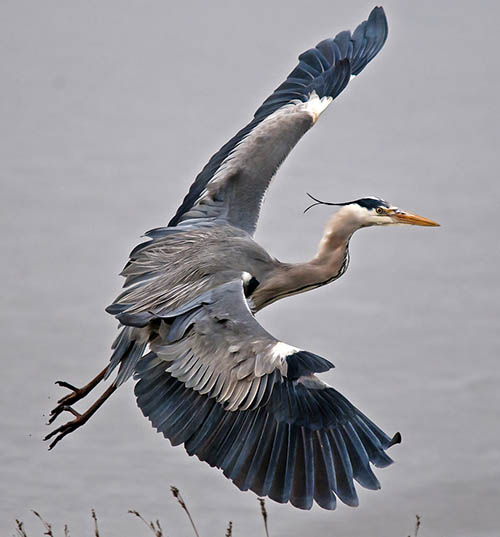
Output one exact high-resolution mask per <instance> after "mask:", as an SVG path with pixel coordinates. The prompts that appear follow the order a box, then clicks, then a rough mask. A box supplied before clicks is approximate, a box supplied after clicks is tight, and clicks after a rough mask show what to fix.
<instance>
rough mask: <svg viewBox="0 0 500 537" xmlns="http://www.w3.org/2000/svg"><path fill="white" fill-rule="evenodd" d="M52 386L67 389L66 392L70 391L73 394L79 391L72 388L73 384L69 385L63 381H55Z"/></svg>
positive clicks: (74, 387)
mask: <svg viewBox="0 0 500 537" xmlns="http://www.w3.org/2000/svg"><path fill="white" fill-rule="evenodd" d="M54 384H57V385H58V386H61V387H62V388H68V390H72V391H74V392H79V391H80V388H77V387H76V386H73V384H70V383H69V382H66V381H64V380H56V381H55V382H54Z"/></svg>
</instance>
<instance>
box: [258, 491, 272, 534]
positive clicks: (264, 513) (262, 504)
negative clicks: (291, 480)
mask: <svg viewBox="0 0 500 537" xmlns="http://www.w3.org/2000/svg"><path fill="white" fill-rule="evenodd" d="M257 499H258V500H259V503H260V514H261V515H262V518H263V519H264V528H265V530H266V537H269V529H268V527H267V510H266V502H265V501H264V498H257Z"/></svg>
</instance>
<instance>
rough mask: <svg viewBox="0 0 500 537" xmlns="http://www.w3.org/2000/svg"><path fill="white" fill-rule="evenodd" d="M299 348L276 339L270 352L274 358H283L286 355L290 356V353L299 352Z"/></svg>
mask: <svg viewBox="0 0 500 537" xmlns="http://www.w3.org/2000/svg"><path fill="white" fill-rule="evenodd" d="M299 351H300V349H297V348H296V347H292V346H291V345H287V344H286V343H283V342H282V341H278V343H276V344H275V345H274V346H273V348H272V349H271V354H272V356H273V358H274V359H280V360H282V359H284V358H286V357H287V356H290V355H291V354H295V353H296V352H299Z"/></svg>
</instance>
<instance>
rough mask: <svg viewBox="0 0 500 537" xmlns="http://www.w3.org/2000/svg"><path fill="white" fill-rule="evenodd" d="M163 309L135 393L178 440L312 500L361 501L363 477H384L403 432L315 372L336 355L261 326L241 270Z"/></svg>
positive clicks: (284, 496) (221, 464) (239, 474)
mask: <svg viewBox="0 0 500 537" xmlns="http://www.w3.org/2000/svg"><path fill="white" fill-rule="evenodd" d="M156 315H157V317H158V318H160V319H164V321H163V324H162V326H163V328H160V329H159V336H158V337H157V339H156V340H155V341H153V342H152V343H151V345H150V346H151V351H152V352H150V353H149V354H148V355H146V356H145V357H143V358H142V359H141V360H140V362H139V363H138V364H137V367H136V373H135V376H136V378H137V379H138V380H139V382H138V383H137V385H136V388H135V393H136V396H137V403H138V405H139V407H140V408H141V410H142V412H143V413H144V415H145V416H146V417H148V418H149V419H150V420H151V422H152V424H153V426H154V427H156V429H157V430H158V431H159V432H161V433H163V434H164V436H165V437H166V438H168V439H170V441H171V442H172V444H173V445H178V444H182V443H183V444H184V445H185V448H186V450H187V452H188V453H189V454H190V455H194V454H195V455H197V456H198V457H199V458H200V459H201V460H203V461H206V462H208V464H210V465H211V466H217V467H218V468H222V469H223V471H224V474H225V475H226V476H227V477H228V478H230V479H231V480H232V481H233V482H234V483H235V484H236V485H237V486H238V487H239V488H240V489H242V490H248V489H250V490H253V491H254V492H255V493H257V494H258V495H261V496H269V497H271V498H272V499H274V500H276V501H278V502H282V503H284V502H288V501H290V502H291V503H292V504H293V505H295V506H296V507H299V508H302V509H310V508H311V506H312V503H313V500H315V501H316V502H317V503H318V504H319V505H321V506H322V507H324V508H326V509H334V508H335V505H336V499H335V498H336V496H338V497H339V498H340V499H341V500H342V501H343V502H345V503H347V504H348V505H357V501H358V500H357V495H356V490H355V488H354V483H353V480H356V481H358V483H360V484H361V485H363V486H364V487H367V488H372V489H377V488H379V487H380V485H379V483H378V481H377V478H376V477H375V475H374V474H373V472H372V470H371V468H370V462H371V463H373V464H374V465H375V466H386V465H388V464H390V463H391V462H392V461H391V459H390V457H388V456H387V455H386V453H385V449H387V448H388V447H389V446H390V445H391V443H393V441H391V439H390V438H389V437H388V436H387V435H386V434H385V433H384V432H383V431H381V430H380V429H379V428H378V427H377V426H376V425H375V424H374V423H372V422H371V421H370V420H369V419H368V418H367V417H366V416H364V415H363V414H362V413H361V412H360V411H359V410H358V409H357V408H355V407H354V406H353V405H352V404H351V403H350V402H349V401H347V399H345V398H344V397H343V396H342V395H341V394H340V393H338V392H337V391H336V390H334V389H333V388H331V387H329V386H328V385H327V384H325V383H323V382H322V381H320V380H319V379H318V378H317V377H316V376H315V375H314V373H315V372H322V371H327V370H328V369H330V368H331V367H333V365H332V364H331V363H330V362H328V361H327V360H325V359H324V358H321V357H320V356H317V355H315V354H312V353H309V352H306V351H302V350H300V349H297V348H294V347H291V346H289V345H286V344H285V343H282V342H280V341H278V340H277V339H275V338H274V337H273V336H271V335H270V334H269V333H268V332H266V331H265V330H264V329H263V328H262V326H260V324H259V323H258V322H257V321H256V320H255V318H254V317H253V315H252V313H251V312H250V310H249V309H248V306H247V303H246V299H245V297H244V294H243V285H242V281H241V280H234V281H231V282H228V283H225V284H223V285H221V286H219V287H217V288H215V289H212V290H210V291H207V292H206V293H204V294H203V295H200V296H199V297H197V298H196V299H194V300H192V301H191V302H189V303H187V304H185V305H183V306H181V307H179V308H177V309H175V310H172V309H168V308H167V309H165V310H164V311H160V312H158V313H157V314H156ZM397 441H399V437H398V436H396V437H395V440H394V442H397Z"/></svg>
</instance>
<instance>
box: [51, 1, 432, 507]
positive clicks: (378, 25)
mask: <svg viewBox="0 0 500 537" xmlns="http://www.w3.org/2000/svg"><path fill="white" fill-rule="evenodd" d="M386 36H387V22H386V19H385V15H384V12H383V10H382V8H375V9H374V10H373V11H372V13H371V14H370V16H369V18H368V20H367V21H364V22H363V23H361V25H359V26H358V28H357V29H356V31H355V32H354V33H353V34H351V33H350V32H341V33H340V34H338V35H337V36H336V37H335V38H332V39H326V40H324V41H322V42H320V43H318V45H317V46H316V47H315V48H313V49H310V50H308V51H306V52H305V53H303V54H302V55H301V56H299V64H298V66H297V67H296V68H295V69H294V70H293V71H292V72H291V73H290V75H289V76H288V78H287V79H286V80H285V82H284V83H283V84H282V85H281V86H279V87H278V88H277V89H276V90H275V92H274V93H273V94H272V95H271V96H270V97H269V98H268V99H266V101H264V103H263V104H262V106H261V107H260V108H259V109H258V110H257V112H256V113H255V115H254V118H253V119H252V121H251V122H250V123H249V124H248V125H247V126H246V127H244V128H243V129H242V130H241V131H240V132H239V133H237V134H236V136H235V137H234V138H232V139H231V140H230V141H229V142H228V143H227V144H226V145H224V146H223V147H222V148H221V149H220V151H218V152H217V153H216V154H215V155H214V156H213V157H212V158H211V159H210V161H209V162H208V164H207V165H206V166H205V168H204V169H203V170H202V171H201V173H200V174H199V175H198V177H197V178H196V180H195V182H194V183H193V184H192V186H191V188H190V190H189V192H188V194H187V196H186V197H185V199H184V202H183V203H182V205H181V206H180V207H179V209H178V211H177V213H176V214H175V216H174V217H173V218H172V219H171V221H170V222H169V224H168V225H167V226H165V227H161V228H157V229H154V230H151V231H149V232H148V233H146V236H147V237H148V238H149V240H148V241H146V242H144V243H142V244H140V245H138V246H137V247H136V248H134V250H133V251H132V252H131V254H130V258H129V261H128V263H127V265H126V266H125V268H124V270H123V272H122V275H123V276H124V277H125V284H124V287H125V289H124V291H123V292H122V293H121V294H120V295H119V296H118V298H117V299H116V300H115V301H114V303H113V304H112V305H110V306H109V307H108V308H107V311H108V313H111V314H112V315H114V316H115V317H116V318H117V320H118V321H119V322H120V327H121V329H120V333H119V335H118V337H117V338H116V340H115V342H114V344H113V354H112V356H111V360H110V363H109V365H108V366H107V367H106V368H105V369H104V370H103V371H102V372H101V373H99V375H97V376H96V377H95V379H93V380H92V381H91V382H90V383H89V384H87V385H86V386H84V387H83V388H80V389H78V388H75V387H74V386H72V385H70V384H67V383H64V382H60V383H59V384H61V385H62V386H65V387H68V388H70V389H71V390H72V393H70V394H69V395H67V396H66V397H64V398H62V399H61V400H60V401H59V404H58V405H57V406H56V407H55V408H54V410H53V411H52V412H51V418H50V422H53V421H54V419H56V418H57V416H58V415H59V414H61V413H62V412H63V411H64V410H69V411H70V412H72V413H73V414H75V416H76V417H75V419H74V420H73V421H71V422H68V423H66V424H64V425H62V426H61V427H58V428H57V429H55V430H54V431H52V432H51V433H50V434H49V435H47V437H46V439H50V438H52V439H53V440H52V443H51V446H50V447H51V448H52V447H53V446H54V445H56V444H57V443H58V442H59V441H60V440H61V439H62V438H64V437H65V436H66V435H67V434H69V433H70V432H72V431H73V430H75V429H76V428H78V427H80V426H81V425H83V424H84V423H85V422H86V421H87V420H88V419H89V418H90V417H91V416H92V415H93V414H94V413H95V412H96V410H97V409H98V408H99V407H100V406H101V405H102V404H103V403H104V401H106V399H107V398H108V397H109V396H110V395H111V394H112V393H113V392H114V391H115V390H116V389H117V388H118V387H119V386H120V385H121V384H122V383H123V382H125V381H126V380H127V379H129V378H130V377H131V376H132V375H133V376H134V378H135V379H136V380H137V384H136V387H135V394H136V398H137V404H138V406H139V407H140V409H141V411H142V412H143V414H144V415H145V416H146V417H147V418H148V419H149V420H150V421H151V423H152V424H153V426H154V427H155V428H156V429H157V430H158V431H159V432H161V433H162V434H163V435H164V436H165V437H166V438H168V439H169V440H170V441H171V443H172V444H173V445H178V444H184V447H185V449H186V451H187V452H188V453H189V454H190V455H196V456H197V457H198V458H199V459H200V460H203V461H206V462H207V463H208V464H210V465H211V466H216V467H218V468H221V469H222V470H223V471H224V474H225V475H226V476H227V477H228V478H230V479H231V480H232V481H233V482H234V483H235V484H236V485H237V486H238V487H239V488H240V489H241V490H248V489H250V490H253V491H254V492H255V493H257V494H259V495H261V496H269V497H270V498H272V499H274V500H276V501H278V502H282V503H284V502H291V503H292V504H293V505H294V506H296V507H299V508H302V509H309V508H311V506H312V504H313V501H316V502H317V503H318V504H319V505H320V506H322V507H324V508H326V509H334V508H335V506H336V498H337V497H338V498H340V499H341V500H342V501H343V502H344V503H346V504H348V505H351V506H354V505H357V502H358V500H357V495H356V490H355V487H354V481H357V482H358V483H360V484H361V485H362V486H364V487H367V488H371V489H377V488H379V487H380V485H379V483H378V480H377V478H376V477H375V475H374V474H373V472H372V469H371V464H373V465H375V466H387V465H388V464H390V463H391V462H392V459H391V458H390V457H389V456H388V455H387V453H386V450H387V449H388V448H389V447H390V446H391V445H393V444H394V443H397V442H399V441H400V435H399V433H397V434H396V435H394V436H393V437H392V438H391V437H390V436H388V435H386V434H385V433H384V432H383V431H382V430H381V429H380V428H379V427H377V426H376V425H375V424H374V423H373V422H372V421H371V420H369V419H368V418H367V417H366V416H365V415H364V414H362V413H361V412H360V411H359V410H358V409H357V408H356V407H355V406H354V405H352V404H351V403H350V402H349V401H348V400H347V399H345V398H344V397H343V396H342V395H341V394H340V393H338V392H337V391H336V390H335V389H333V388H332V387H330V386H328V385H327V384H325V383H324V382H323V381H322V380H320V379H319V378H318V377H317V376H316V373H321V372H324V371H327V370H329V369H331V368H332V367H333V364H331V363H330V362H329V361H328V360H326V359H325V358H322V357H320V356H318V355H316V354H314V353H311V352H308V351H304V350H301V349H299V348H296V347H294V346H292V345H288V344H286V343H284V342H281V341H279V340H277V339H276V338H274V337H273V336H272V335H271V334H269V333H268V332H267V331H266V330H265V329H264V328H263V327H262V326H261V325H260V324H259V323H258V322H257V320H256V318H255V314H256V313H257V312H258V311H259V310H261V309H262V308H264V307H265V306H268V305H269V304H271V303H273V302H275V301H277V300H280V299H282V298H285V297H287V296H290V295H294V294H297V293H301V292H304V291H307V290H310V289H313V288H315V287H319V286H321V285H325V284H326V283H329V282H331V281H333V280H335V279H337V278H339V277H340V276H342V274H343V273H344V272H345V271H346V269H347V266H348V262H349V241H350V240H351V237H352V235H353V233H354V232H355V231H356V230H358V229H361V228H364V227H369V226H376V225H388V224H413V225H425V226H434V225H437V224H435V223H434V222H432V221H431V220H428V219H426V218H423V217H419V216H417V215H413V214H411V213H407V212H405V211H402V210H400V209H398V208H397V207H393V206H391V205H390V204H388V203H387V202H385V201H384V200H382V199H379V198H362V199H359V200H355V201H352V202H347V203H341V204H328V203H325V202H320V201H319V200H315V201H316V203H317V204H325V205H338V206H340V209H339V210H338V211H337V212H336V213H335V214H334V215H333V216H332V217H331V218H330V219H329V221H328V222H327V224H326V227H325V230H324V233H323V236H322V238H321V240H320V243H319V247H318V251H317V254H316V256H315V257H314V258H313V259H312V260H310V261H308V262H304V263H284V262H282V261H279V260H277V259H276V258H274V257H273V256H272V255H270V254H269V253H268V252H267V251H266V250H265V249H264V248H262V247H261V246H260V245H259V244H258V243H257V242H256V241H255V240H254V238H253V234H254V232H255V228H256V225H257V221H258V218H259V213H260V208H261V204H262V200H263V197H264V194H265V192H266V190H267V188H268V186H269V184H270V182H271V179H272V177H273V176H274V174H275V172H276V171H277V169H278V167H279V165H280V164H281V162H282V161H283V160H284V159H285V157H286V156H287V155H288V153H289V152H290V151H291V149H292V148H293V147H294V145H295V144H296V143H297V142H298V140H299V139H300V138H301V137H302V136H303V135H304V134H305V132H307V130H309V129H310V128H311V127H312V126H313V125H314V124H315V123H316V122H317V120H318V117H319V116H320V114H321V113H322V112H323V111H324V110H325V109H326V107H327V106H328V105H329V104H330V103H331V102H332V101H333V99H334V98H335V97H336V96H337V95H338V94H339V93H340V92H341V91H342V90H343V89H344V88H345V86H346V85H347V83H348V81H349V80H350V78H351V77H352V76H354V75H357V74H359V73H360V72H361V71H362V69H363V68H364V67H365V66H366V65H367V64H368V62H370V61H371V59H372V58H373V57H374V56H375V55H376V54H377V53H378V51H379V50H380V49H381V48H382V46H383V44H384V42H385V39H386ZM313 199H315V198H313ZM117 368H118V373H117V375H116V377H115V379H114V380H113V382H112V384H111V385H110V386H109V388H108V389H107V390H106V391H105V392H104V393H103V395H102V396H101V397H100V398H99V399H98V400H97V401H96V402H95V403H94V404H93V405H92V406H91V407H90V408H89V409H88V410H87V411H86V412H85V413H83V414H81V415H80V414H78V413H77V412H76V411H75V410H73V409H72V407H71V405H72V404H73V403H75V402H76V401H78V400H79V399H81V398H82V397H85V396H86V395H87V394H88V393H89V392H90V391H91V390H92V389H93V388H94V387H95V386H97V384H99V383H100V382H101V381H102V380H103V379H106V378H108V377H109V376H110V375H111V374H112V373H113V372H114V371H116V369H117Z"/></svg>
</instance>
